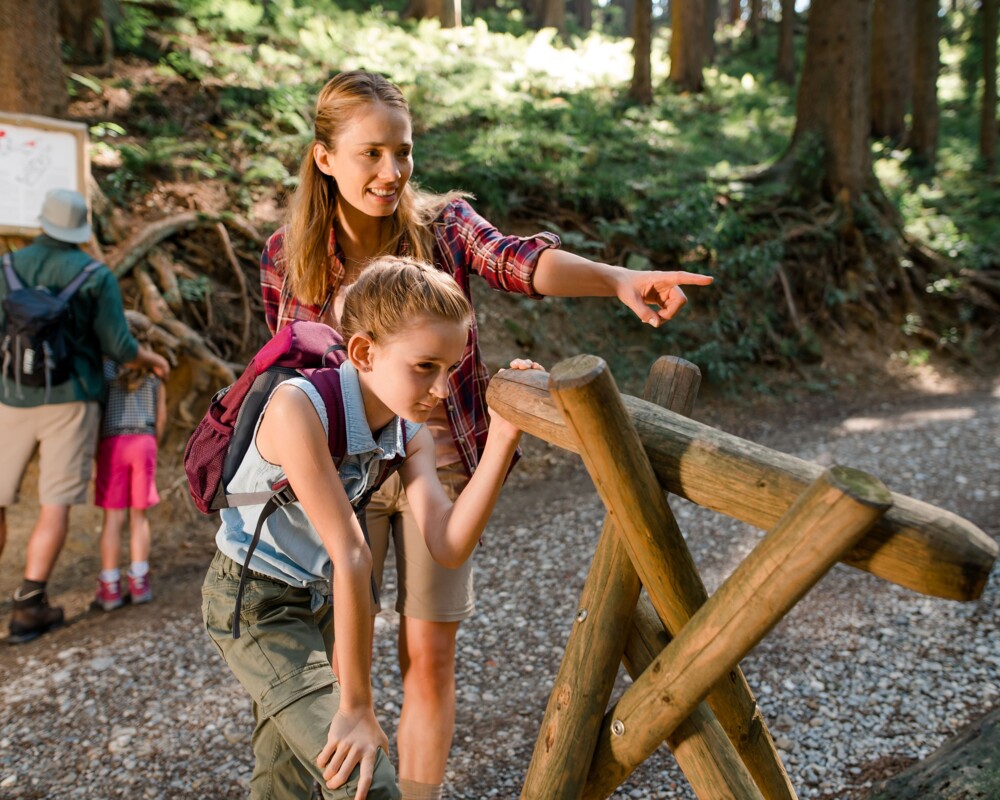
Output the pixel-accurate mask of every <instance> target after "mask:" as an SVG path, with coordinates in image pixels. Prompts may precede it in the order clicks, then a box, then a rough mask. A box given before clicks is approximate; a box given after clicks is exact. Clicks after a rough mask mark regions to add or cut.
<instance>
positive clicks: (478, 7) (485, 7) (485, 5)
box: [472, 0, 497, 14]
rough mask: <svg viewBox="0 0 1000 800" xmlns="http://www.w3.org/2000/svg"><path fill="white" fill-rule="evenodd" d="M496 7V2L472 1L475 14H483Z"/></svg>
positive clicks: (490, 0) (494, 0)
mask: <svg viewBox="0 0 1000 800" xmlns="http://www.w3.org/2000/svg"><path fill="white" fill-rule="evenodd" d="M496 7H497V3H496V0H472V13H473V14H482V13H483V12H484V11H489V10H490V9H493V8H496Z"/></svg>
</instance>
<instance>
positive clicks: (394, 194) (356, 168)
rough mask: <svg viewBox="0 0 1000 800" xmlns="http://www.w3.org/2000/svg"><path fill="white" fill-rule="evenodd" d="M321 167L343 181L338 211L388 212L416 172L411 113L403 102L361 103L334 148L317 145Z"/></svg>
mask: <svg viewBox="0 0 1000 800" xmlns="http://www.w3.org/2000/svg"><path fill="white" fill-rule="evenodd" d="M313 158H314V159H315V160H316V166H318V167H319V169H320V171H321V172H323V173H324V174H326V175H329V176H330V177H332V178H333V179H334V180H335V181H336V182H337V213H338V215H340V216H341V218H343V217H344V215H345V214H354V213H359V212H360V213H361V214H364V215H366V216H369V217H388V216H391V215H392V213H393V212H394V211H395V210H396V207H397V206H398V205H399V199H400V197H402V194H403V187H404V186H406V182H407V181H408V180H409V179H410V175H411V174H413V133H412V126H411V125H410V116H409V114H407V113H406V112H405V111H404V110H402V109H400V108H392V107H390V106H386V105H383V104H382V103H373V104H371V105H369V106H366V107H364V108H362V109H360V110H359V111H358V112H357V113H356V114H355V115H354V117H353V118H352V119H351V120H349V121H348V123H347V124H346V125H345V126H344V128H343V129H342V131H341V133H340V136H338V137H337V140H336V141H335V142H334V143H333V149H332V150H328V149H327V148H326V147H324V146H323V145H321V144H317V145H315V147H314V149H313Z"/></svg>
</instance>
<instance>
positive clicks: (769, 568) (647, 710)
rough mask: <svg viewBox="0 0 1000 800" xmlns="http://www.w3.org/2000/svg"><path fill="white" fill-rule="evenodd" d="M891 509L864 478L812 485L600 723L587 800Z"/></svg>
mask: <svg viewBox="0 0 1000 800" xmlns="http://www.w3.org/2000/svg"><path fill="white" fill-rule="evenodd" d="M891 504H892V495H891V494H890V493H889V491H888V490H887V489H886V488H885V486H883V485H882V483H881V481H879V480H878V479H877V478H873V477H872V476H870V475H866V474H865V473H863V472H859V471H857V470H853V469H849V468H847V467H833V468H832V469H829V470H827V471H826V472H825V473H823V474H822V475H821V476H820V477H819V478H817V480H816V481H815V482H814V483H813V485H812V486H811V487H810V488H809V489H808V490H807V491H806V492H805V493H803V495H802V496H801V497H800V498H799V499H798V500H797V501H796V502H795V503H794V504H793V505H792V507H791V508H790V509H789V510H788V512H787V513H786V514H785V516H784V517H782V519H781V521H780V522H779V523H778V525H777V527H775V529H774V530H773V531H771V532H770V533H769V534H768V535H767V536H765V537H764V539H763V540H761V542H760V543H759V544H758V545H757V547H755V548H754V550H753V552H751V553H750V555H749V556H748V557H747V558H746V559H745V560H744V561H743V562H742V563H741V564H740V565H739V566H738V567H737V568H736V569H735V570H734V571H733V574H732V575H731V576H730V577H729V578H728V579H727V580H726V582H725V583H723V585H722V586H721V587H720V588H719V590H718V591H717V592H716V593H715V594H714V595H712V597H711V598H710V599H709V600H708V602H707V603H705V605H704V606H702V607H701V609H700V610H699V611H698V613H696V614H695V615H694V616H693V617H692V618H691V621H690V622H689V623H688V624H687V625H686V626H684V628H683V630H681V631H680V632H679V633H678V634H677V636H676V637H675V638H674V640H673V641H672V642H671V643H670V644H669V645H667V647H666V648H665V649H664V650H663V652H662V653H660V655H659V656H657V657H656V659H655V660H654V661H653V663H652V664H651V665H650V667H649V669H647V670H646V671H645V672H644V673H643V674H642V675H641V676H640V677H639V679H638V680H636V682H635V683H634V684H633V685H632V686H631V687H630V688H629V689H628V690H627V691H626V692H625V694H624V695H622V697H621V699H620V700H619V701H618V703H617V704H616V705H615V707H614V708H612V709H611V711H609V712H608V714H607V715H606V716H605V718H604V725H603V727H602V729H601V738H600V741H599V742H598V746H597V750H596V752H595V753H594V758H593V761H592V762H591V765H590V775H589V777H588V780H587V786H586V789H585V790H584V795H583V796H584V798H585V800H599V798H606V797H608V796H609V795H610V794H611V792H612V791H614V789H615V787H617V786H618V785H620V784H621V782H622V781H623V780H625V778H627V777H628V775H629V774H631V772H632V770H634V769H635V767H636V766H638V765H639V764H640V763H642V761H643V760H644V759H645V758H646V757H647V756H648V755H649V754H650V753H652V752H653V750H655V749H656V748H657V747H658V746H659V745H660V743H661V742H662V741H663V739H664V737H666V736H667V735H669V734H670V732H671V731H673V730H675V729H676V727H677V725H678V724H679V723H680V722H681V721H682V720H683V719H684V718H685V717H687V716H688V715H689V714H690V712H691V711H692V710H693V709H694V708H695V707H696V706H697V704H698V702H699V701H700V700H701V699H702V698H703V697H704V696H705V695H706V693H707V692H708V691H709V690H710V689H712V688H713V687H714V686H716V685H718V682H719V679H720V678H722V676H723V675H725V673H726V672H728V671H729V669H730V668H731V667H732V666H734V665H735V664H736V663H737V662H738V661H739V660H740V659H741V658H742V657H743V656H744V655H745V654H746V653H747V652H748V651H749V650H750V649H751V648H752V647H753V646H754V645H756V644H757V643H758V642H759V641H760V640H761V639H762V638H763V637H764V636H765V635H766V634H767V632H768V631H769V630H771V628H773V627H774V625H775V624H776V623H777V622H778V621H779V620H780V619H781V618H782V616H784V615H785V614H786V613H787V612H788V610H789V609H791V608H792V607H793V606H794V605H795V603H796V602H798V600H799V599H801V598H802V596H803V595H805V593H806V592H807V591H808V590H809V589H810V588H811V587H812V586H813V585H814V584H815V583H816V582H817V581H818V580H819V579H820V578H821V577H822V576H823V575H824V574H826V572H827V570H829V568H830V567H831V566H833V564H835V563H836V562H837V560H838V559H839V558H840V557H841V555H842V554H843V553H844V552H845V551H846V550H847V549H848V548H850V547H851V546H852V545H853V544H854V543H855V542H856V541H857V540H858V539H859V538H860V537H862V536H863V535H864V534H865V532H866V531H867V530H869V529H870V528H871V527H872V525H874V524H875V522H876V521H877V520H878V519H879V517H881V516H882V515H883V514H884V513H885V512H886V510H887V509H888V508H889V507H890V506H891ZM653 600H654V603H655V597H654V598H653Z"/></svg>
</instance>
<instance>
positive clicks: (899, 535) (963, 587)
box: [487, 370, 1000, 600]
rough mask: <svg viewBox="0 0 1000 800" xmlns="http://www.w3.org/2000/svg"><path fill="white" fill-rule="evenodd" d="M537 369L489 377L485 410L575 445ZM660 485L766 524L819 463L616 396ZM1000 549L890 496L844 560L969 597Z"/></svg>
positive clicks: (972, 530) (956, 523)
mask: <svg viewBox="0 0 1000 800" xmlns="http://www.w3.org/2000/svg"><path fill="white" fill-rule="evenodd" d="M545 381H546V378H545V375H544V374H543V373H538V372H537V371H525V370H505V371H503V372H501V373H500V374H499V375H497V376H495V377H494V378H493V380H491V381H490V388H489V392H488V394H487V397H488V399H489V403H490V407H491V408H493V409H494V410H495V411H496V412H497V413H499V414H502V415H503V416H504V417H506V418H507V419H509V420H510V421H512V422H514V423H515V424H516V425H517V426H518V427H520V428H521V429H522V430H524V431H526V432H527V433H530V434H532V435H535V436H538V437H540V438H543V439H545V440H546V441H548V442H551V443H553V444H556V445H559V446H560V447H563V448H565V449H567V450H572V451H576V450H577V444H576V441H575V439H574V437H573V435H572V434H571V432H570V431H569V429H568V428H567V427H566V423H565V422H564V421H563V420H562V418H561V416H560V414H559V411H558V409H557V408H556V406H555V402H554V400H553V398H552V397H551V396H550V395H549V392H548V389H547V387H546V385H545ZM622 400H623V401H624V403H625V407H626V409H627V410H628V417H629V418H630V419H631V420H632V423H633V424H634V425H635V428H636V430H637V431H638V433H639V438H640V440H641V441H642V444H643V446H644V448H645V451H646V453H647V455H648V456H649V460H650V463H651V464H652V465H653V470H654V471H655V472H656V476H657V478H658V479H659V482H660V484H661V485H662V486H663V487H664V488H665V489H666V490H667V491H669V492H671V493H672V494H676V495H678V496H680V497H684V498H686V499H688V500H691V501H693V502H695V503H698V504H699V505H701V506H704V507H705V508H710V509H712V510H714V511H719V512H720V513H723V514H727V515H728V516H731V517H734V518H735V519H738V520H741V521H743V522H747V523H749V524H751V525H754V526H756V527H758V528H762V529H764V530H769V529H770V528H772V527H774V525H775V524H776V523H777V521H778V520H779V519H780V518H781V515H782V514H784V513H785V511H787V510H788V508H789V506H791V505H792V503H793V502H794V500H795V498H796V497H798V495H800V494H801V493H802V492H803V491H804V490H805V489H806V487H807V486H808V485H809V484H810V483H811V482H812V481H813V480H815V479H816V478H817V477H818V476H819V475H820V474H821V473H822V467H820V466H819V465H818V464H813V463H811V462H808V461H804V460H802V459H800V458H795V457H794V456H789V455H786V454H784V453H780V452H778V451H776V450H771V449H770V448H767V447H764V446H762V445H759V444H755V443H754V442H749V441H746V440H745V439H740V438H739V437H736V436H733V435H731V434H728V433H725V432H723V431H719V430H717V429H715V428H711V427H709V426H708V425H704V424H702V423H699V422H696V421H694V420H692V419H687V418H686V417H682V416H680V415H677V414H673V413H671V412H669V411H665V410H663V409H661V408H657V407H656V406H653V405H652V404H650V403H646V402H644V401H643V400H639V399H637V398H634V397H629V396H627V395H625V396H623V397H622ZM998 551H1000V547H998V545H997V543H996V542H995V541H993V540H992V539H991V538H990V537H989V536H987V535H986V534H985V533H984V532H983V531H982V530H980V529H979V528H978V527H976V526H975V525H973V524H972V523H971V522H969V521H968V520H965V519H962V518H961V517H959V516H958V515H956V514H952V513H950V512H948V511H944V510H943V509H940V508H936V507H934V506H932V505H929V504H927V503H922V502H920V501H918V500H914V499H912V498H910V497H906V496H904V495H900V494H895V493H894V494H893V507H892V508H891V509H890V510H889V512H888V513H887V514H886V515H885V516H884V517H883V518H882V519H881V520H880V521H879V522H878V524H877V525H876V526H875V527H874V528H873V529H872V530H871V531H869V533H868V534H866V535H865V537H864V538H863V539H862V540H861V541H860V542H859V543H858V544H857V545H855V546H854V548H852V550H851V551H850V552H849V553H847V554H845V556H844V559H843V560H844V562H845V563H847V564H850V565H851V566H853V567H857V568H858V569H863V570H865V571H867V572H871V573H872V574H874V575H878V576H879V577H881V578H885V579H886V580H889V581H892V582H894V583H898V584H900V585H901V586H905V587H907V588H909V589H913V590H914V591H918V592H923V593H924V594H929V595H932V596H935V597H944V598H948V599H953V600H975V599H976V598H978V597H979V596H980V595H981V594H982V592H983V588H984V587H985V585H986V580H987V578H988V577H989V574H990V571H991V570H992V569H993V565H994V563H995V562H996V558H997V553H998Z"/></svg>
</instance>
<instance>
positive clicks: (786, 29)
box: [774, 0, 795, 86]
mask: <svg viewBox="0 0 1000 800" xmlns="http://www.w3.org/2000/svg"><path fill="white" fill-rule="evenodd" d="M794 33H795V0H781V27H780V28H779V29H778V66H777V68H776V69H775V72H774V77H776V78H777V79H778V80H779V81H781V82H782V83H787V84H788V85H789V86H792V85H794V83H795V40H794V38H793V37H794Z"/></svg>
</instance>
